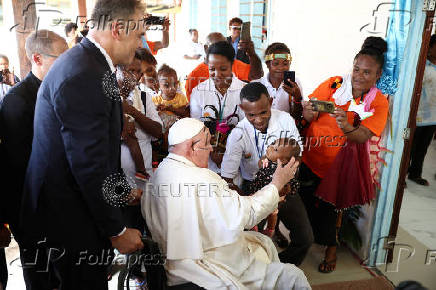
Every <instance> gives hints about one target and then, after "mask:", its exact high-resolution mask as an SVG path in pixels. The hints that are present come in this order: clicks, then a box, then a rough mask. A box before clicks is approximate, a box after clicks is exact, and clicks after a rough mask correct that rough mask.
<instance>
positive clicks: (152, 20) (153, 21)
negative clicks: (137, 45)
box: [141, 14, 170, 55]
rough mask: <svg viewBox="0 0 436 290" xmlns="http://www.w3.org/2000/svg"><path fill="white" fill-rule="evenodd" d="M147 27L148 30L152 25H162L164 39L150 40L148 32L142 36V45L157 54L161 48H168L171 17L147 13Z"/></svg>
mask: <svg viewBox="0 0 436 290" xmlns="http://www.w3.org/2000/svg"><path fill="white" fill-rule="evenodd" d="M145 19H146V25H147V26H146V29H147V30H148V29H149V28H150V26H151V25H161V26H162V29H161V30H162V40H161V41H149V40H148V39H147V34H144V35H143V36H142V37H141V41H142V47H144V48H146V49H148V50H149V51H150V52H151V54H153V55H156V54H157V52H158V50H159V49H162V48H167V47H168V45H169V43H170V34H169V30H170V19H169V18H168V17H163V16H162V17H159V16H153V15H151V14H147V15H145Z"/></svg>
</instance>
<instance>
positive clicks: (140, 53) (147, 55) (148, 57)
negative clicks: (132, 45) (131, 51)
mask: <svg viewBox="0 0 436 290" xmlns="http://www.w3.org/2000/svg"><path fill="white" fill-rule="evenodd" d="M135 58H137V59H139V60H140V61H145V62H146V63H148V64H151V65H157V61H156V58H155V57H154V56H153V55H152V54H151V52H150V51H149V50H148V49H146V48H137V49H136V51H135Z"/></svg>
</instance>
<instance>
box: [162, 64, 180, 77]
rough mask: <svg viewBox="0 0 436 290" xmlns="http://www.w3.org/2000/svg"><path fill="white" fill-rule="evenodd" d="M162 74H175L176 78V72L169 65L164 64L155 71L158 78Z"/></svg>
mask: <svg viewBox="0 0 436 290" xmlns="http://www.w3.org/2000/svg"><path fill="white" fill-rule="evenodd" d="M163 74H175V75H176V78H177V72H176V70H175V69H173V68H172V67H170V66H169V65H167V64H165V63H164V64H163V65H162V66H161V67H160V68H159V70H158V71H157V75H158V76H161V75H163Z"/></svg>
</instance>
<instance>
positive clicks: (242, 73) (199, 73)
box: [185, 59, 250, 100]
mask: <svg viewBox="0 0 436 290" xmlns="http://www.w3.org/2000/svg"><path fill="white" fill-rule="evenodd" d="M232 72H233V73H234V74H235V76H236V77H237V78H238V79H240V80H241V81H249V79H248V75H249V73H250V65H249V64H246V63H244V62H242V61H240V60H237V59H235V61H234V62H233V66H232ZM208 78H209V67H208V66H207V64H205V63H204V62H202V63H200V64H199V65H198V66H197V67H196V68H194V70H193V71H192V72H191V73H190V74H189V75H188V77H187V79H186V83H185V90H186V96H187V97H188V100H190V99H191V93H192V90H193V89H194V88H195V87H196V86H197V85H198V84H199V83H201V82H204V81H205V80H207V79H208Z"/></svg>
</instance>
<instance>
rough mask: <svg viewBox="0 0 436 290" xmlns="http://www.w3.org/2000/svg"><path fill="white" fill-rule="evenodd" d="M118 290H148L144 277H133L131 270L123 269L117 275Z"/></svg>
mask: <svg viewBox="0 0 436 290" xmlns="http://www.w3.org/2000/svg"><path fill="white" fill-rule="evenodd" d="M118 290H149V289H148V287H147V280H146V279H145V277H141V276H139V275H135V274H134V273H133V271H132V269H128V268H124V269H122V270H121V271H120V274H119V275H118Z"/></svg>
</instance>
